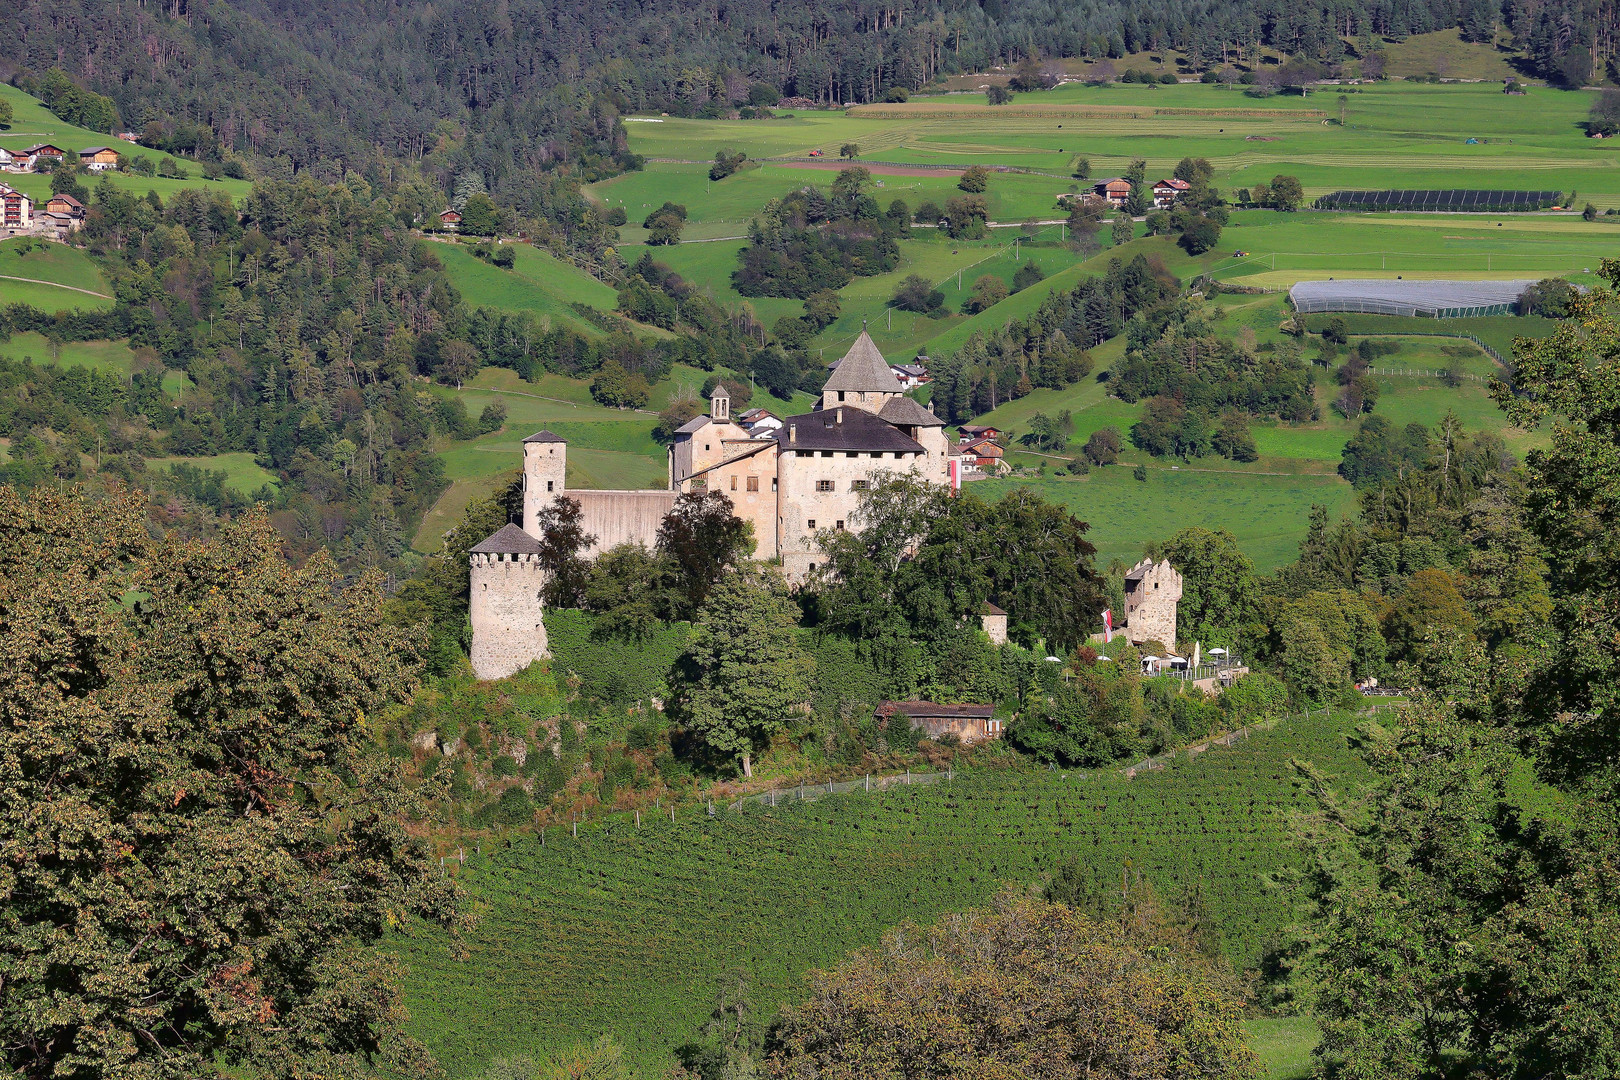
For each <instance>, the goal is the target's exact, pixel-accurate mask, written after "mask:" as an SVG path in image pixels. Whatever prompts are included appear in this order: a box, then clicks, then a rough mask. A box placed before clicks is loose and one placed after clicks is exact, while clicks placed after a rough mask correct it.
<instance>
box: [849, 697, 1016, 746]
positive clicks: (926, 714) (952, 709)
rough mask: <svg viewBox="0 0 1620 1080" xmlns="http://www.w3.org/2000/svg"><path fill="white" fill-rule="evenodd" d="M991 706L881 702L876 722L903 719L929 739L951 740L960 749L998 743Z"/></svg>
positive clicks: (999, 729)
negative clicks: (980, 743) (954, 741)
mask: <svg viewBox="0 0 1620 1080" xmlns="http://www.w3.org/2000/svg"><path fill="white" fill-rule="evenodd" d="M995 711H996V710H995V706H993V705H936V704H935V703H934V702H932V701H885V702H883V703H882V704H881V705H879V706H878V707H877V716H878V722H879V723H881V724H884V725H885V726H887V725H888V724H889V723H892V722H894V721H895V720H897V719H898V718H901V717H904V718H905V719H906V720H907V721H908V722H909V723H910V725H911V726H912V727H913V728H914V729H918V730H921V731H922V732H924V733H925V734H927V736H928V737H929V738H930V739H940V738H948V737H955V738H956V739H958V740H960V741H961V743H962V745H963V746H971V745H972V744H974V743H976V742H982V741H983V740H985V739H999V738H1001V735H1002V722H1001V721H1000V720H997V719H996V717H995Z"/></svg>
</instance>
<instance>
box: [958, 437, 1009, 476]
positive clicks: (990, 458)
mask: <svg viewBox="0 0 1620 1080" xmlns="http://www.w3.org/2000/svg"><path fill="white" fill-rule="evenodd" d="M961 446H962V456H963V457H964V458H967V459H969V460H971V461H972V463H973V467H974V468H976V469H978V470H979V471H981V472H985V473H997V472H1001V471H1002V470H1004V469H1006V468H1007V451H1006V450H1004V449H1003V448H1002V447H1001V445H1000V444H999V443H997V442H996V441H995V440H994V439H990V438H987V437H983V436H981V437H980V438H977V439H973V440H971V441H969V442H966V443H963V444H961Z"/></svg>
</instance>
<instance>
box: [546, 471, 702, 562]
mask: <svg viewBox="0 0 1620 1080" xmlns="http://www.w3.org/2000/svg"><path fill="white" fill-rule="evenodd" d="M565 494H566V495H567V496H568V497H569V498H570V499H573V500H574V501H575V502H577V503H579V509H580V512H581V515H582V517H583V525H584V528H585V531H586V532H587V533H590V534H591V535H592V536H594V537H596V543H595V544H593V545H592V546H591V547H589V548H587V549H586V550H585V551H584V552H582V553H581V554H583V555H584V557H585V558H587V559H590V558H595V557H596V556H597V555H600V554H601V553H602V552H604V551H606V550H608V549H609V548H615V547H618V546H619V545H620V544H623V543H627V542H632V541H633V542H638V543H641V544H644V545H646V546H647V547H648V548H651V547H652V546H653V543H654V541H656V540H657V539H658V527H659V526H660V525H662V524H663V523H664V516H665V515H666V514H668V513H669V512H670V511H671V510H673V509H675V498H676V493H675V492H673V491H653V490H649V491H593V490H589V489H584V488H576V489H575V490H573V491H569V492H565Z"/></svg>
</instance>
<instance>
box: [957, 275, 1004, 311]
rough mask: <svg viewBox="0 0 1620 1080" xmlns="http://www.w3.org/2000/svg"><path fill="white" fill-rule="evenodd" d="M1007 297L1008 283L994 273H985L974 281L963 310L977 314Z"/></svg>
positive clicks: (963, 304) (963, 303)
mask: <svg viewBox="0 0 1620 1080" xmlns="http://www.w3.org/2000/svg"><path fill="white" fill-rule="evenodd" d="M942 298H943V294H942ZM1005 299H1007V283H1006V282H1005V281H1002V280H1001V279H1000V278H998V277H996V276H995V275H994V274H984V275H983V276H981V277H980V278H979V279H978V280H977V281H975V282H974V283H973V290H972V291H971V292H969V293H968V297H967V299H966V300H964V301H963V302H962V310H963V311H965V312H967V313H968V314H970V315H973V314H977V313H978V312H981V311H984V310H985V309H987V308H992V307H995V306H996V305H997V304H999V303H1001V302H1002V301H1003V300H1005Z"/></svg>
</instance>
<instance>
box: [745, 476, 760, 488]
mask: <svg viewBox="0 0 1620 1080" xmlns="http://www.w3.org/2000/svg"><path fill="white" fill-rule="evenodd" d="M748 490H749V491H758V490H759V477H757V476H750V477H749V478H748Z"/></svg>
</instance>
